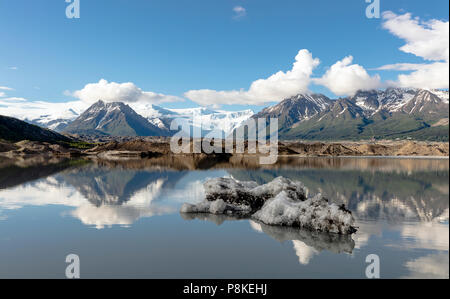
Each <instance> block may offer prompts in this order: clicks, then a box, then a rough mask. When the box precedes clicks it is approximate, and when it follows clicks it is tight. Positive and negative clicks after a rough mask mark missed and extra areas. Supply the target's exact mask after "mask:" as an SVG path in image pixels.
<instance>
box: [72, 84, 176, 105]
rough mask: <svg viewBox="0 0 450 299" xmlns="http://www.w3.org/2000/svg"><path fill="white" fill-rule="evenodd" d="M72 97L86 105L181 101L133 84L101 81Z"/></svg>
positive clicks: (87, 86) (88, 85)
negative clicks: (102, 102)
mask: <svg viewBox="0 0 450 299" xmlns="http://www.w3.org/2000/svg"><path fill="white" fill-rule="evenodd" d="M71 95H72V96H74V97H76V98H78V99H80V100H82V101H83V102H86V103H94V102H97V101H98V100H103V101H105V102H125V103H136V102H145V103H152V104H157V103H167V102H177V101H182V99H181V98H179V97H177V96H171V95H164V94H161V93H155V92H151V91H143V90H142V89H141V88H139V87H137V86H136V85H135V84H134V83H131V82H127V83H116V82H108V81H107V80H105V79H101V80H100V81H98V82H97V83H89V84H87V85H86V86H84V88H83V89H81V90H77V91H75V92H73V93H71Z"/></svg>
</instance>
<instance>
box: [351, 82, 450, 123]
mask: <svg viewBox="0 0 450 299" xmlns="http://www.w3.org/2000/svg"><path fill="white" fill-rule="evenodd" d="M350 100H351V101H353V102H354V103H355V104H356V105H358V106H359V107H361V109H363V111H364V113H365V116H366V117H370V116H372V115H373V114H375V113H377V112H381V111H383V112H387V113H407V114H414V113H420V112H424V111H425V110H428V112H430V111H431V110H439V109H442V108H445V107H444V106H445V105H448V91H440V90H426V89H402V88H388V89H386V90H371V91H359V92H357V93H356V95H355V96H353V97H351V98H350ZM430 105H431V106H434V107H430ZM430 108H431V110H430Z"/></svg>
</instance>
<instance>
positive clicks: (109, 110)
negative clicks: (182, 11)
mask: <svg viewBox="0 0 450 299" xmlns="http://www.w3.org/2000/svg"><path fill="white" fill-rule="evenodd" d="M31 110H33V109H31ZM83 110H84V112H83ZM24 111H25V112H24ZM193 115H196V116H198V117H199V119H200V120H201V123H197V122H196V123H194V122H193V120H192V119H193ZM10 116H13V117H17V118H20V119H23V120H25V121H27V122H29V123H31V124H36V125H39V126H42V127H45V128H49V129H51V130H54V131H56V132H60V133H61V132H64V133H72V134H84V135H86V134H89V135H99V136H102V135H109V136H171V135H173V134H174V133H175V132H176V131H171V130H170V127H171V123H172V122H174V123H173V124H172V125H175V126H176V127H182V128H184V130H189V131H192V130H193V129H194V128H201V129H202V136H205V135H206V134H208V136H210V137H211V136H214V137H220V136H228V135H229V134H230V133H232V132H233V131H234V130H236V129H237V128H239V127H242V126H243V125H245V122H246V121H247V120H249V119H250V118H266V119H269V118H278V120H279V137H280V139H289V140H292V139H303V140H359V139H373V138H376V139H380V138H385V139H397V138H401V139H404V138H411V139H418V140H433V141H448V128H449V125H448V123H449V94H448V91H443V90H425V89H400V88H388V89H386V90H371V91H359V92H357V93H356V94H355V95H354V96H352V97H346V98H339V99H330V98H328V97H326V96H325V95H322V94H299V95H296V96H294V97H291V98H288V99H285V100H283V101H281V102H280V103H278V104H276V105H274V106H270V107H267V108H265V109H263V110H261V111H260V112H259V113H257V114H254V113H253V111H252V110H244V111H223V110H216V109H210V108H205V107H200V108H189V109H166V108H162V107H159V106H156V105H153V104H143V103H130V104H125V103H121V102H113V103H106V102H103V101H101V100H99V101H98V102H96V103H94V104H93V105H92V106H90V107H88V108H87V109H84V107H64V109H62V108H61V109H59V110H58V112H57V113H56V112H55V113H53V114H52V112H51V111H42V113H39V111H36V109H34V110H33V111H30V115H29V116H28V115H27V113H26V110H23V109H22V111H21V114H19V115H10Z"/></svg>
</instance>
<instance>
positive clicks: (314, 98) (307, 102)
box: [254, 94, 333, 126]
mask: <svg viewBox="0 0 450 299" xmlns="http://www.w3.org/2000/svg"><path fill="white" fill-rule="evenodd" d="M332 104H333V101H332V100H330V99H329V98H328V97H326V96H324V95H322V94H299V95H297V96H294V97H292V98H289V99H285V100H284V101H282V102H280V103H279V104H277V105H275V106H272V107H267V108H265V109H263V110H262V111H261V112H259V113H258V114H256V115H255V116H254V117H255V118H278V119H279V123H280V125H282V126H290V125H293V124H295V123H297V122H301V121H304V120H307V119H310V118H311V117H313V116H315V115H317V114H319V113H321V112H322V111H325V110H327V109H329V107H330V106H331V105H332Z"/></svg>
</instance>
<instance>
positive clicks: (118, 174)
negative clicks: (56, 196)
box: [60, 165, 187, 207]
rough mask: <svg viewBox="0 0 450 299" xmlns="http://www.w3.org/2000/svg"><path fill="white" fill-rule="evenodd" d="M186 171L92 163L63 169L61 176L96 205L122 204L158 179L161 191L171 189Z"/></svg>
mask: <svg viewBox="0 0 450 299" xmlns="http://www.w3.org/2000/svg"><path fill="white" fill-rule="evenodd" d="M186 174H187V172H186V171H163V170H148V171H146V170H139V171H138V170H132V169H122V168H109V167H99V166H95V165H89V166H85V167H82V168H78V169H75V170H73V171H70V172H64V173H62V174H61V175H60V177H61V179H62V180H63V181H65V182H66V183H68V184H70V185H72V186H73V187H74V188H75V189H77V190H78V191H79V192H80V193H81V194H82V195H83V196H84V197H85V198H86V199H88V200H89V202H91V203H92V204H93V205H95V206H96V207H99V206H101V205H105V204H106V205H121V204H123V203H125V202H127V201H129V200H130V198H131V197H132V196H133V195H134V194H136V193H137V192H138V191H139V190H142V189H145V188H147V187H148V186H150V185H151V184H152V183H158V184H157V185H158V189H159V192H160V193H159V195H161V192H164V190H170V189H172V188H173V187H174V186H175V184H176V183H177V182H178V181H179V180H180V179H181V178H182V177H184V176H185V175H186Z"/></svg>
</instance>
